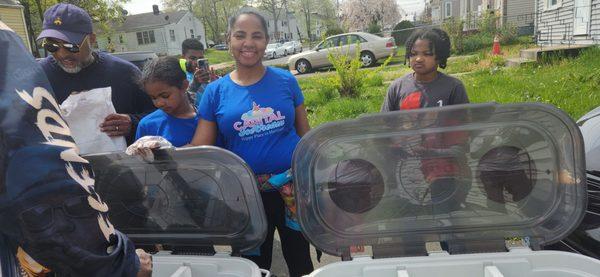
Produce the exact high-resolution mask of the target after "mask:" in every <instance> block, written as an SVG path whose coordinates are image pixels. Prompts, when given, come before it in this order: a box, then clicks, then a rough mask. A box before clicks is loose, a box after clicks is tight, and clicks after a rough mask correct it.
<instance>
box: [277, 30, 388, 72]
mask: <svg viewBox="0 0 600 277" xmlns="http://www.w3.org/2000/svg"><path fill="white" fill-rule="evenodd" d="M359 43H360V59H361V61H362V64H363V66H365V67H369V66H372V65H374V64H375V63H376V62H377V60H379V59H383V58H387V57H389V56H390V55H394V54H395V53H396V49H397V47H396V43H395V41H394V38H392V37H389V38H382V37H380V36H376V35H373V34H368V33H362V32H354V33H346V34H340V35H335V36H331V37H328V38H326V39H325V40H324V41H322V42H321V43H319V44H318V45H317V46H316V47H315V48H313V49H312V50H310V51H307V52H303V53H300V54H296V55H293V56H291V57H290V58H289V59H288V66H289V68H290V70H294V69H295V70H296V71H298V73H307V72H311V71H312V70H313V69H316V68H322V67H328V66H331V62H329V59H328V58H327V54H329V53H330V52H332V51H334V53H345V54H346V53H347V54H348V55H355V54H356V51H357V45H358V44H359Z"/></svg>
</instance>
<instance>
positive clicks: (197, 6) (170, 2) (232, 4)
mask: <svg viewBox="0 0 600 277" xmlns="http://www.w3.org/2000/svg"><path fill="white" fill-rule="evenodd" d="M243 3H244V1H243V0H163V5H164V6H165V8H166V9H167V10H187V11H190V12H192V13H193V14H194V15H195V16H196V17H197V18H199V19H200V20H201V21H202V24H204V27H205V28H206V33H207V37H208V38H210V39H212V40H213V41H214V42H215V43H219V42H223V41H225V37H224V36H223V35H222V34H225V33H226V32H227V27H228V26H227V24H228V22H227V21H228V20H229V18H231V17H232V16H234V15H235V13H236V12H237V11H238V10H239V9H240V7H241V6H242V5H243Z"/></svg>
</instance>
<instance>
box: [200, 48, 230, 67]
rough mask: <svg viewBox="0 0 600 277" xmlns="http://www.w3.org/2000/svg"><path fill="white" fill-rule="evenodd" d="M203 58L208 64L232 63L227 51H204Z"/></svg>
mask: <svg viewBox="0 0 600 277" xmlns="http://www.w3.org/2000/svg"><path fill="white" fill-rule="evenodd" d="M204 56H205V57H206V58H207V59H208V62H209V63H210V64H220V63H225V62H233V58H232V57H231V55H229V52H228V51H227V50H215V49H206V50H205V52H204Z"/></svg>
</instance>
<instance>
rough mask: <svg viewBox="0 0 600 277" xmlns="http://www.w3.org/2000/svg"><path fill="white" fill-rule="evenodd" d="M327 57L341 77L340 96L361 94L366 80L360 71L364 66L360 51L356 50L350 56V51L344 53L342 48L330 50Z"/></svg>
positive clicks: (358, 45) (357, 46)
mask: <svg viewBox="0 0 600 277" xmlns="http://www.w3.org/2000/svg"><path fill="white" fill-rule="evenodd" d="M356 49H360V44H357V45H356ZM327 58H328V59H329V62H331V64H332V65H333V67H334V68H335V71H336V73H337V77H338V78H339V79H338V80H339V87H338V91H339V93H340V96H341V97H357V96H359V95H360V89H361V88H362V86H363V81H364V76H363V75H362V74H361V73H360V72H359V69H360V68H361V66H362V62H361V60H360V51H356V53H355V55H354V56H350V55H349V53H342V51H340V50H338V51H329V53H328V54H327Z"/></svg>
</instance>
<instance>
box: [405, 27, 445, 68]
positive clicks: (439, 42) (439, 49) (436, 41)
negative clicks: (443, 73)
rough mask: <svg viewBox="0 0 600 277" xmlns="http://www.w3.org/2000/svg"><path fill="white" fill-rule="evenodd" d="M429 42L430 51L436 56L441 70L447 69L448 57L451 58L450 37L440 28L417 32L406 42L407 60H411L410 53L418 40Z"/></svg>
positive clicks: (418, 30)
mask: <svg viewBox="0 0 600 277" xmlns="http://www.w3.org/2000/svg"><path fill="white" fill-rule="evenodd" d="M419 39H420V40H428V41H429V49H431V52H433V53H434V54H435V57H436V60H437V62H438V65H439V66H440V68H446V64H447V62H448V57H450V37H449V36H448V34H447V33H446V32H445V31H444V30H442V29H438V28H424V29H417V30H415V31H414V32H413V33H412V34H411V35H410V37H409V38H408V39H407V40H406V56H405V57H406V60H407V61H408V60H409V59H410V56H411V55H410V52H411V50H412V48H413V46H414V44H415V42H416V41H417V40H419Z"/></svg>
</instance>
